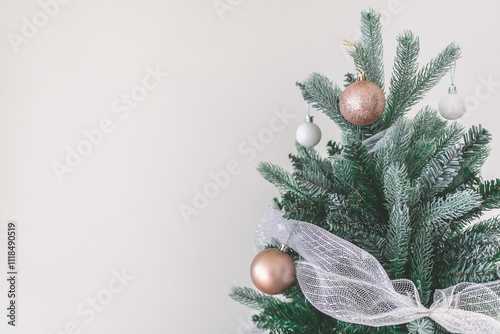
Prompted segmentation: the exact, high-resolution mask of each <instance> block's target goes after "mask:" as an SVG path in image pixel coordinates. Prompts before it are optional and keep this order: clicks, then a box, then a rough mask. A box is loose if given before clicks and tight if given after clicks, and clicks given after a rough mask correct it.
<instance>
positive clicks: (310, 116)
mask: <svg viewBox="0 0 500 334" xmlns="http://www.w3.org/2000/svg"><path fill="white" fill-rule="evenodd" d="M313 118H314V116H313V115H311V114H307V115H306V123H313Z"/></svg>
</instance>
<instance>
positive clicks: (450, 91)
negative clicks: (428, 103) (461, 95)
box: [448, 84, 458, 94]
mask: <svg viewBox="0 0 500 334" xmlns="http://www.w3.org/2000/svg"><path fill="white" fill-rule="evenodd" d="M457 93H458V89H457V86H455V85H454V84H451V85H450V87H448V94H457Z"/></svg>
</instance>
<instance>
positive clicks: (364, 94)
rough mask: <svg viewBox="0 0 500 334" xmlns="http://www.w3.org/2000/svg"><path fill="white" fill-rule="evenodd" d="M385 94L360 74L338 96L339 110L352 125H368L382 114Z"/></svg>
mask: <svg viewBox="0 0 500 334" xmlns="http://www.w3.org/2000/svg"><path fill="white" fill-rule="evenodd" d="M384 109H385V96H384V92H382V89H380V87H379V86H377V84H375V83H373V82H371V81H368V80H366V75H364V74H361V75H360V76H359V77H358V81H356V82H354V83H352V84H350V85H349V86H347V88H346V89H344V91H343V92H342V95H341V96H340V112H341V113H342V115H344V117H345V119H346V120H348V121H349V122H351V123H352V124H354V125H369V124H372V123H373V122H375V121H376V120H378V119H379V118H380V116H382V113H383V112H384Z"/></svg>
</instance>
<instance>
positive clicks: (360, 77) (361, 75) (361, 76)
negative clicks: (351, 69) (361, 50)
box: [358, 72, 367, 81]
mask: <svg viewBox="0 0 500 334" xmlns="http://www.w3.org/2000/svg"><path fill="white" fill-rule="evenodd" d="M366 80H367V79H366V73H365V72H360V73H358V81H366Z"/></svg>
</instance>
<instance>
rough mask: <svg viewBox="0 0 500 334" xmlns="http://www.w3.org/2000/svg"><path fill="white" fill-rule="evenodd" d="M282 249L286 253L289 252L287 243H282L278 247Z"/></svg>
mask: <svg viewBox="0 0 500 334" xmlns="http://www.w3.org/2000/svg"><path fill="white" fill-rule="evenodd" d="M278 249H279V250H280V251H282V252H283V253H286V252H288V246H287V244H281V246H280V248H278Z"/></svg>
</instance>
